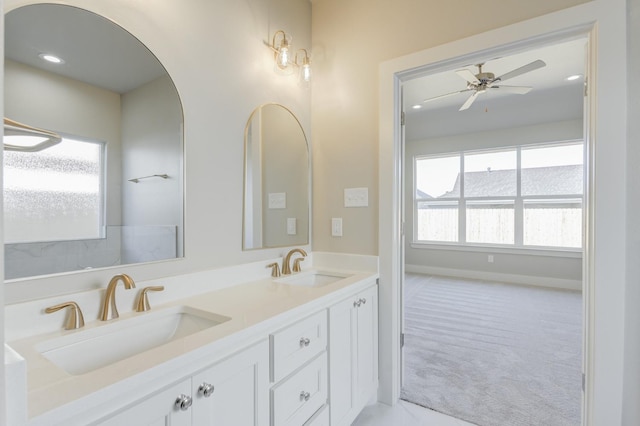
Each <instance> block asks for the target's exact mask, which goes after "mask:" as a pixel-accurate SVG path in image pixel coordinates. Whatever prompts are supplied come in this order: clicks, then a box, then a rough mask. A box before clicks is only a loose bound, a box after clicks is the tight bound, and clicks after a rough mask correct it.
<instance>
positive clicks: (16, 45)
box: [3, 4, 183, 279]
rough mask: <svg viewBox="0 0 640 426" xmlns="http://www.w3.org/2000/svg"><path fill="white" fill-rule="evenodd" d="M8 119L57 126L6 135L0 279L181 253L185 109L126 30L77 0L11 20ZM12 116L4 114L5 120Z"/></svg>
mask: <svg viewBox="0 0 640 426" xmlns="http://www.w3.org/2000/svg"><path fill="white" fill-rule="evenodd" d="M4 88H5V94H4V111H5V118H7V119H10V120H14V121H16V122H19V123H24V124H26V125H28V126H33V127H36V128H39V129H46V130H47V131H51V132H55V133H57V134H58V135H60V136H61V139H62V141H61V142H59V143H57V144H55V145H53V146H46V145H45V148H44V149H37V150H35V151H34V152H27V151H16V150H14V149H12V148H11V147H12V146H14V145H10V146H8V141H7V139H5V141H4V143H5V151H4V154H5V158H4V177H5V181H4V188H3V196H4V216H5V227H4V230H5V241H4V242H5V279H14V278H24V277H32V276H39V275H45V274H52V273H62V272H69V271H76V270H83V269H93V268H103V267H109V266H115V265H127V264H134V263H140V262H150V261H159V260H165V259H172V258H177V257H182V255H183V132H182V124H183V114H182V106H181V103H180V98H179V96H178V92H177V90H176V87H175V86H174V84H173V81H172V80H171V78H170V77H169V75H168V73H167V71H166V70H165V69H164V67H163V66H162V64H161V63H160V62H159V61H158V59H157V58H156V57H155V56H154V55H153V53H151V52H150V51H149V50H148V49H147V48H146V47H145V46H144V45H143V44H142V43H141V42H140V41H139V40H137V39H136V38H135V37H134V36H132V35H131V34H130V33H129V32H127V31H126V30H124V29H123V28H121V27H120V26H118V25H116V24H115V23H113V22H112V21H110V20H108V19H105V18H103V17H101V16H99V15H97V14H95V13H92V12H89V11H86V10H83V9H80V8H77V7H72V6H65V5H58V4H34V5H28V6H24V7H20V8H17V9H14V10H11V11H10V12H8V13H7V14H6V16H5V85H4ZM6 122H7V120H5V123H6Z"/></svg>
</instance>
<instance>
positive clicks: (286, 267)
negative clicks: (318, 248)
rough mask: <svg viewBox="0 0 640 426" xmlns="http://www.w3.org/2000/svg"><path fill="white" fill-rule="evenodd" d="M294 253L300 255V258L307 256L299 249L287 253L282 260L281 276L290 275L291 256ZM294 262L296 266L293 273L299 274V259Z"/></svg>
mask: <svg viewBox="0 0 640 426" xmlns="http://www.w3.org/2000/svg"><path fill="white" fill-rule="evenodd" d="M294 253H300V254H301V255H302V257H306V256H307V252H306V251H304V250H303V249H301V248H294V249H293V250H291V251H289V253H287V255H286V256H285V257H284V259H282V275H289V274H291V256H293V254H294ZM296 261H297V262H296V265H297V266H296V267H294V272H300V263H299V261H300V259H296Z"/></svg>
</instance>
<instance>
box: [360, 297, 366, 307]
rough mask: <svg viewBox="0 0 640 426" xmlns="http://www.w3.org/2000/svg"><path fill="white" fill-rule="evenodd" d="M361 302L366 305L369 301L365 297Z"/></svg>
mask: <svg viewBox="0 0 640 426" xmlns="http://www.w3.org/2000/svg"><path fill="white" fill-rule="evenodd" d="M360 302H362V304H363V305H364V304H365V303H367V299H365V298H364V297H363V298H362V299H360Z"/></svg>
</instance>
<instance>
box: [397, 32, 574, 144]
mask: <svg viewBox="0 0 640 426" xmlns="http://www.w3.org/2000/svg"><path fill="white" fill-rule="evenodd" d="M585 46H586V39H578V40H571V41H567V42H563V43H560V44H555V45H552V46H546V47H543V48H538V49H534V50H529V51H526V52H522V53H518V54H514V55H511V56H506V57H500V58H487V59H486V60H485V61H484V62H485V64H484V65H483V69H482V71H483V72H492V73H494V74H495V76H496V77H498V76H501V75H503V74H505V73H507V72H509V71H511V70H513V69H516V68H519V67H521V66H523V65H526V64H528V63H530V62H533V61H535V60H537V59H542V60H543V61H544V62H545V63H546V66H545V67H543V68H540V69H537V70H534V71H531V72H529V73H525V74H522V75H520V76H518V77H514V78H512V79H508V80H506V81H505V82H504V84H505V85H513V86H531V87H533V90H531V91H530V92H529V93H527V94H525V95H519V94H512V93H505V92H500V89H495V90H488V91H487V92H486V93H483V94H480V95H479V96H478V98H477V99H476V101H475V102H474V103H473V105H472V106H471V107H470V108H469V109H468V110H465V111H458V109H459V108H460V106H462V104H463V103H464V102H465V101H466V100H467V98H468V97H469V96H470V94H471V93H472V92H466V93H460V94H455V95H453V96H449V97H445V98H441V99H437V100H433V101H430V102H423V101H424V100H425V99H429V98H432V97H436V96H439V95H442V94H445V93H451V92H457V91H459V90H464V89H466V81H465V80H464V79H463V78H461V77H460V76H459V75H458V74H456V73H455V70H456V69H461V68H467V69H469V70H470V71H472V72H473V74H477V73H478V68H477V67H476V66H475V65H474V64H470V65H468V66H463V67H458V68H455V69H452V70H450V71H445V72H439V73H437V74H431V75H427V76H424V77H419V78H416V79H413V80H409V81H407V82H405V83H404V84H403V99H404V111H405V113H406V115H407V126H406V138H407V140H415V139H425V138H427V137H437V136H444V135H449V134H455V133H467V132H472V131H483V130H490V129H496V128H504V127H515V126H524V125H530V124H537V123H541V122H548V121H560V120H569V119H576V118H580V117H581V116H582V112H583V107H582V102H583V85H584V80H583V78H580V79H578V80H575V81H567V80H566V78H567V77H568V76H570V75H574V74H581V75H584V73H585V71H584V69H585V53H586V50H585V49H586V48H585ZM501 84H502V83H501ZM416 104H419V105H421V106H422V108H421V109H413V108H412V107H413V105H416Z"/></svg>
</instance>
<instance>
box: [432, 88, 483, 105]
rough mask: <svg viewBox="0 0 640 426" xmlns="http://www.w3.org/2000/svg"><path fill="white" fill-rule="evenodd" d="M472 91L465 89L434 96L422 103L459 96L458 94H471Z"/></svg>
mask: <svg viewBox="0 0 640 426" xmlns="http://www.w3.org/2000/svg"><path fill="white" fill-rule="evenodd" d="M471 90H473V89H464V90H458V91H457V92H451V93H445V94H444V95H439V96H434V97H433V98H428V99H425V100H423V101H422V103H425V102H431V101H435V100H436V99H442V98H447V97H449V96H453V95H457V94H458V93H464V92H469V91H471Z"/></svg>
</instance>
